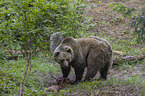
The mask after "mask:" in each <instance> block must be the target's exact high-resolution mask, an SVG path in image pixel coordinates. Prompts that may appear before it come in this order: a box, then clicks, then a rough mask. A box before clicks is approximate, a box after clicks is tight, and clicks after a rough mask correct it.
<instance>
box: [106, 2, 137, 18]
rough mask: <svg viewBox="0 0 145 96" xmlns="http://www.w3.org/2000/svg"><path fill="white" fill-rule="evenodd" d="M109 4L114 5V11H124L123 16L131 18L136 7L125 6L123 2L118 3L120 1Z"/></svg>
mask: <svg viewBox="0 0 145 96" xmlns="http://www.w3.org/2000/svg"><path fill="white" fill-rule="evenodd" d="M108 6H109V7H113V8H112V9H113V10H114V11H117V12H119V13H122V14H123V15H122V16H123V17H128V18H131V17H132V16H133V12H134V11H135V9H134V8H128V7H126V6H124V5H123V4H118V3H110V4H108Z"/></svg>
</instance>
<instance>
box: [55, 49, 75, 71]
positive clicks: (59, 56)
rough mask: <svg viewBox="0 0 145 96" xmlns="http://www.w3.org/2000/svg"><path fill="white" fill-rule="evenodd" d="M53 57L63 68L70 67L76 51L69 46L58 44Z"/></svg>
mask: <svg viewBox="0 0 145 96" xmlns="http://www.w3.org/2000/svg"><path fill="white" fill-rule="evenodd" d="M53 58H54V60H55V61H56V62H57V63H59V64H60V65H61V66H62V67H63V68H69V63H70V62H71V61H72V60H73V58H74V51H73V49H72V48H71V47H69V46H58V47H57V48H56V49H55V51H54V53H53Z"/></svg>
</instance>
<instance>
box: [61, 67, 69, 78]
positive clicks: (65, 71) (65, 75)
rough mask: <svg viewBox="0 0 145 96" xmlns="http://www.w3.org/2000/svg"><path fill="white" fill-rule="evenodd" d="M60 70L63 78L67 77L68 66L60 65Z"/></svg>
mask: <svg viewBox="0 0 145 96" xmlns="http://www.w3.org/2000/svg"><path fill="white" fill-rule="evenodd" d="M61 71H62V74H63V78H67V77H68V75H69V72H70V66H69V67H68V68H63V67H62V66H61Z"/></svg>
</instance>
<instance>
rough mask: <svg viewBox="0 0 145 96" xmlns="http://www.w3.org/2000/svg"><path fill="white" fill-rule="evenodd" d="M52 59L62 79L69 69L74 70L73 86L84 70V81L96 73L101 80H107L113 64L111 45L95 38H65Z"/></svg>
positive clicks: (65, 76)
mask: <svg viewBox="0 0 145 96" xmlns="http://www.w3.org/2000/svg"><path fill="white" fill-rule="evenodd" d="M53 58H54V60H55V61H56V62H58V63H59V64H60V66H61V71H62V74H63V78H67V77H68V75H69V72H70V69H71V67H73V68H74V71H75V75H76V79H75V81H74V82H73V83H74V84H76V83H78V82H79V81H81V79H82V76H83V73H84V69H85V68H86V67H87V73H86V76H85V79H84V81H89V80H90V79H91V78H93V77H94V76H95V75H96V73H97V71H99V72H100V76H101V78H103V79H105V80H106V79H107V74H108V71H109V69H110V68H111V67H112V63H113V53H112V48H111V45H110V44H109V43H108V42H107V41H106V40H104V39H102V38H99V37H97V36H90V37H86V38H78V39H74V38H73V37H66V38H64V39H63V40H62V42H61V43H60V45H59V46H58V47H57V48H56V49H55V50H54V52H53Z"/></svg>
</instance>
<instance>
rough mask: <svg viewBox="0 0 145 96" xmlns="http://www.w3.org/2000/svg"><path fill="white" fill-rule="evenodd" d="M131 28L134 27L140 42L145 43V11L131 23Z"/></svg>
mask: <svg viewBox="0 0 145 96" xmlns="http://www.w3.org/2000/svg"><path fill="white" fill-rule="evenodd" d="M131 27H134V29H135V30H134V33H135V34H137V36H138V38H137V41H138V42H145V10H144V11H143V12H142V13H141V14H140V16H138V17H136V18H135V20H134V21H133V22H132V23H131Z"/></svg>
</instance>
